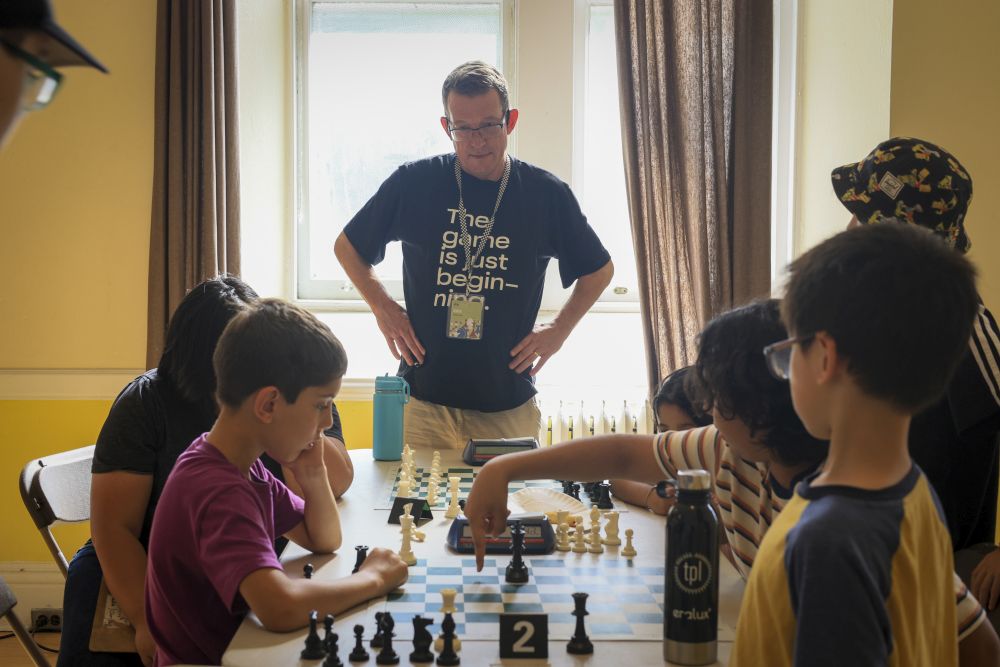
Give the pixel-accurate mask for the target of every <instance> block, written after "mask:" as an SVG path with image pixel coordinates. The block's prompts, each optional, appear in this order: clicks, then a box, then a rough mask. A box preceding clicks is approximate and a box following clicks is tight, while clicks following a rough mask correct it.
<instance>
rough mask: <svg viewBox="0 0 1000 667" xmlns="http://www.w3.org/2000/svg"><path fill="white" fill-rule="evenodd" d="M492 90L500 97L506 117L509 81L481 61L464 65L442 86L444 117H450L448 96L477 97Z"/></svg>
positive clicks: (491, 66)
mask: <svg viewBox="0 0 1000 667" xmlns="http://www.w3.org/2000/svg"><path fill="white" fill-rule="evenodd" d="M491 90H495V91H497V94H498V95H499V96H500V110H501V111H502V112H503V115H504V116H505V117H506V115H507V112H508V111H509V110H510V98H509V97H508V95H507V80H506V79H505V78H504V77H503V74H501V73H500V70H498V69H497V68H496V67H493V65H490V64H488V63H484V62H483V61H481V60H471V61H469V62H467V63H462V64H461V65H459V66H458V67H456V68H455V69H453V70H452V71H451V73H450V74H449V75H448V77H447V78H446V79H445V80H444V85H443V86H441V103H442V104H443V105H444V115H445V116H446V117H447V116H448V94H449V93H451V92H455V93H458V94H459V95H465V96H467V97H476V96H477V95H482V94H483V93H488V92H489V91H491Z"/></svg>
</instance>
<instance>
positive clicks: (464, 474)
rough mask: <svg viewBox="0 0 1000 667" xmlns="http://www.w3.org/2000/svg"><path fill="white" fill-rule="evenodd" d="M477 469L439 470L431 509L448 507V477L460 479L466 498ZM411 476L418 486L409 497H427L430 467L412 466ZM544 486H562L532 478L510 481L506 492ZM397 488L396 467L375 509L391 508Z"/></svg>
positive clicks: (397, 473) (411, 489)
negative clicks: (435, 500) (390, 481)
mask: <svg viewBox="0 0 1000 667" xmlns="http://www.w3.org/2000/svg"><path fill="white" fill-rule="evenodd" d="M477 472H478V469H476V468H472V467H468V468H448V469H447V470H443V471H441V473H440V474H439V479H440V480H441V483H440V484H439V485H438V496H437V503H436V504H434V505H433V506H432V507H431V509H432V510H433V509H442V510H443V509H446V508H447V507H448V477H458V478H459V479H460V481H459V483H458V497H459V498H466V497H467V496H468V495H469V490H470V489H471V488H472V481H473V480H474V479H475V478H476V473H477ZM413 476H414V478H415V479H417V480H419V481H418V486H417V487H416V488H414V487H412V486H411V487H410V497H411V498H413V497H415V498H426V497H427V485H428V480H429V479H430V477H431V469H430V468H414V469H413ZM535 487H540V488H545V489H556V490H557V491H559V490H562V486H561V485H560V484H559V482H557V481H555V480H552V479H534V480H528V481H517V482H511V483H510V486H509V487H508V493H515V492H516V491H520V490H521V489H527V488H535ZM398 488H399V468H398V467H397V468H396V474H395V477H394V478H393V480H392V485H391V486H388V485H386V487H385V489H383V493H382V494H380V497H381V498H382V500H381V501H380V504H379V505H378V506H376V507H375V509H383V510H387V509H392V501H393V499H394V498H395V497H396V491H397V489H398Z"/></svg>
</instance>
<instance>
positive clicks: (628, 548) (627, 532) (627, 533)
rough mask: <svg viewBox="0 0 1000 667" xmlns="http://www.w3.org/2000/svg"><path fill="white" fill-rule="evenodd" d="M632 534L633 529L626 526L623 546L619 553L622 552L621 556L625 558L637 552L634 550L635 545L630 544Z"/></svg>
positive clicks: (633, 555) (630, 557)
mask: <svg viewBox="0 0 1000 667" xmlns="http://www.w3.org/2000/svg"><path fill="white" fill-rule="evenodd" d="M633 534H634V533H633V531H632V529H631V528H626V529H625V547H624V548H623V549H622V551H621V554H622V556H625V558H628V559H632V558H635V557H636V554H637V552H636V550H635V547H633V546H632V535H633Z"/></svg>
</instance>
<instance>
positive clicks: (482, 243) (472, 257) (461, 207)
mask: <svg viewBox="0 0 1000 667" xmlns="http://www.w3.org/2000/svg"><path fill="white" fill-rule="evenodd" d="M509 180H510V156H509V155H505V156H504V165H503V178H501V179H500V191H499V192H497V203H496V204H494V205H493V215H491V216H490V221H489V222H487V223H486V231H485V233H484V234H482V235H481V236H480V237H479V247H478V248H476V252H475V254H473V253H472V235H471V234H469V227H468V225H467V224H466V223H465V202H464V201H463V200H462V165H461V164H459V162H458V155H456V156H455V182H457V183H458V224H459V225H460V227H461V229H462V236H461V242H462V248H463V249H464V250H465V296H466V297H468V296H469V283H470V282H471V281H472V266H473V265H474V264H475V263H476V261H477V260H478V259H479V256H480V255H481V254H482V253H483V248H485V247H486V244H487V243H488V242H489V240H490V234H492V233H493V223H494V222H496V218H497V211H498V210H499V209H500V200H501V199H503V193H504V191H505V190H506V189H507V182H508V181H509Z"/></svg>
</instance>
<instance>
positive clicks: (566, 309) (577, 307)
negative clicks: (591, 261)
mask: <svg viewBox="0 0 1000 667" xmlns="http://www.w3.org/2000/svg"><path fill="white" fill-rule="evenodd" d="M614 275H615V266H614V264H612V262H611V260H610V259H609V260H608V262H607V263H606V264H605V265H604V266H602V267H601V268H599V269H598V270H596V271H594V272H593V273H588V274H587V275H585V276H580V277H579V278H577V279H576V286H574V287H573V293H572V294H570V297H569V299H568V300H567V301H566V303H565V304H563V307H562V308H561V309H560V310H559V313H558V314H557V315H556V317H555V319H554V320H553V321H552V323H553V324H554V325H556V326H558V327H560V328H562V329H565V330H567V331H572V330H573V328H574V327H576V325H577V324H578V323H579V322H580V320H581V319H582V318H583V316H584V315H586V314H587V311H588V310H590V307H591V306H593V305H594V304H595V303H596V302H597V300H598V299H599V298H600V297H601V294H602V293H603V292H604V290H605V289H606V288H607V286H608V285H610V284H611V278H612V277H613V276H614Z"/></svg>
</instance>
